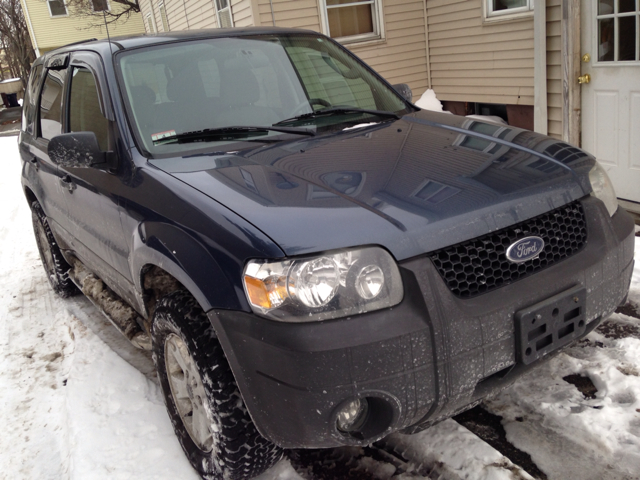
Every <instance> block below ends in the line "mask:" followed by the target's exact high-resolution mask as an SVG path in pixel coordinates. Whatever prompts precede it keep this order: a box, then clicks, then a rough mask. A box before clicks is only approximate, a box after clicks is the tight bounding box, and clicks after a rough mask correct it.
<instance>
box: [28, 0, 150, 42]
mask: <svg viewBox="0 0 640 480" xmlns="http://www.w3.org/2000/svg"><path fill="white" fill-rule="evenodd" d="M23 2H25V3H26V6H27V8H28V9H29V18H30V19H31V25H32V26H33V31H34V35H35V37H36V38H35V39H36V43H37V44H38V48H39V50H40V53H43V52H46V51H48V50H52V49H54V48H57V47H61V46H62V45H66V44H68V43H72V42H79V41H81V40H86V39H88V38H98V39H102V38H107V31H106V29H105V28H104V26H96V27H91V28H90V29H88V28H87V27H89V26H90V24H92V23H94V24H97V23H99V22H100V18H95V17H81V16H78V15H73V10H72V9H71V7H68V6H67V11H68V12H69V16H67V17H51V16H50V14H49V7H48V6H47V2H46V1H41V0H23ZM111 8H112V9H113V10H114V11H118V10H119V9H121V7H120V6H119V5H118V4H117V3H112V4H111ZM144 31H145V29H144V24H143V19H142V15H139V14H134V15H131V16H130V17H129V19H128V20H127V21H126V22H124V23H120V22H118V23H114V24H111V25H109V34H110V35H111V36H112V37H115V36H119V35H132V34H137V33H144Z"/></svg>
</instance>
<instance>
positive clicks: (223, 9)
mask: <svg viewBox="0 0 640 480" xmlns="http://www.w3.org/2000/svg"><path fill="white" fill-rule="evenodd" d="M213 1H214V3H215V5H216V14H217V15H218V26H219V27H220V28H231V27H233V17H232V16H231V7H230V6H229V0H213Z"/></svg>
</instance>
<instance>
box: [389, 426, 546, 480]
mask: <svg viewBox="0 0 640 480" xmlns="http://www.w3.org/2000/svg"><path fill="white" fill-rule="evenodd" d="M386 442H387V443H388V444H389V445H392V446H393V447H394V448H395V451H397V452H401V454H402V455H403V456H404V457H405V458H408V459H409V460H412V461H421V462H423V463H426V464H428V465H435V466H436V469H437V470H438V474H439V476H438V477H435V478H447V479H451V478H455V479H457V478H460V479H473V480H523V479H532V478H533V477H531V475H529V474H528V473H527V472H525V471H524V470H522V469H521V468H520V467H518V466H517V465H514V464H513V463H511V461H510V460H509V459H507V458H506V457H504V456H503V455H502V454H501V453H500V452H498V451H497V450H495V449H494V448H493V447H491V446H490V445H489V444H487V443H485V442H484V441H482V440H480V439H479V438H478V437H477V436H476V435H474V434H473V433H471V432H470V431H469V430H467V429H466V428H465V427H463V426H462V425H460V424H459V423H457V422H456V421H455V420H452V419H448V420H445V421H444V422H441V423H439V424H437V425H435V426H433V427H431V428H429V429H427V430H425V431H423V432H420V433H416V434H414V435H402V434H399V433H396V434H393V435H391V436H390V437H388V438H387V439H386ZM425 460H426V461H425Z"/></svg>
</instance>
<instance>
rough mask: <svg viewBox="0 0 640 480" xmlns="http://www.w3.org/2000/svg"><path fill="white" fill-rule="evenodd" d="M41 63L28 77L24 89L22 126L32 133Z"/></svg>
mask: <svg viewBox="0 0 640 480" xmlns="http://www.w3.org/2000/svg"><path fill="white" fill-rule="evenodd" d="M41 73H42V65H38V66H37V67H36V68H35V69H34V70H33V72H31V77H29V84H28V85H27V90H26V91H25V98H24V107H23V110H22V128H23V129H24V130H25V131H26V132H27V133H31V134H33V126H34V124H35V120H36V105H37V101H38V87H39V86H40V74H41Z"/></svg>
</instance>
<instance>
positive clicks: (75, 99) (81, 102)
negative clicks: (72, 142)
mask: <svg viewBox="0 0 640 480" xmlns="http://www.w3.org/2000/svg"><path fill="white" fill-rule="evenodd" d="M69 131H70V132H93V133H95V134H96V137H97V138H98V144H99V145H100V150H102V151H103V152H104V151H107V150H109V121H108V120H107V119H106V118H105V117H104V115H102V112H101V111H100V99H99V98H98V88H97V86H96V81H95V78H94V77H93V74H92V73H91V72H90V71H89V70H88V69H86V68H82V67H73V70H72V72H71V93H70V95H69Z"/></svg>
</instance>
